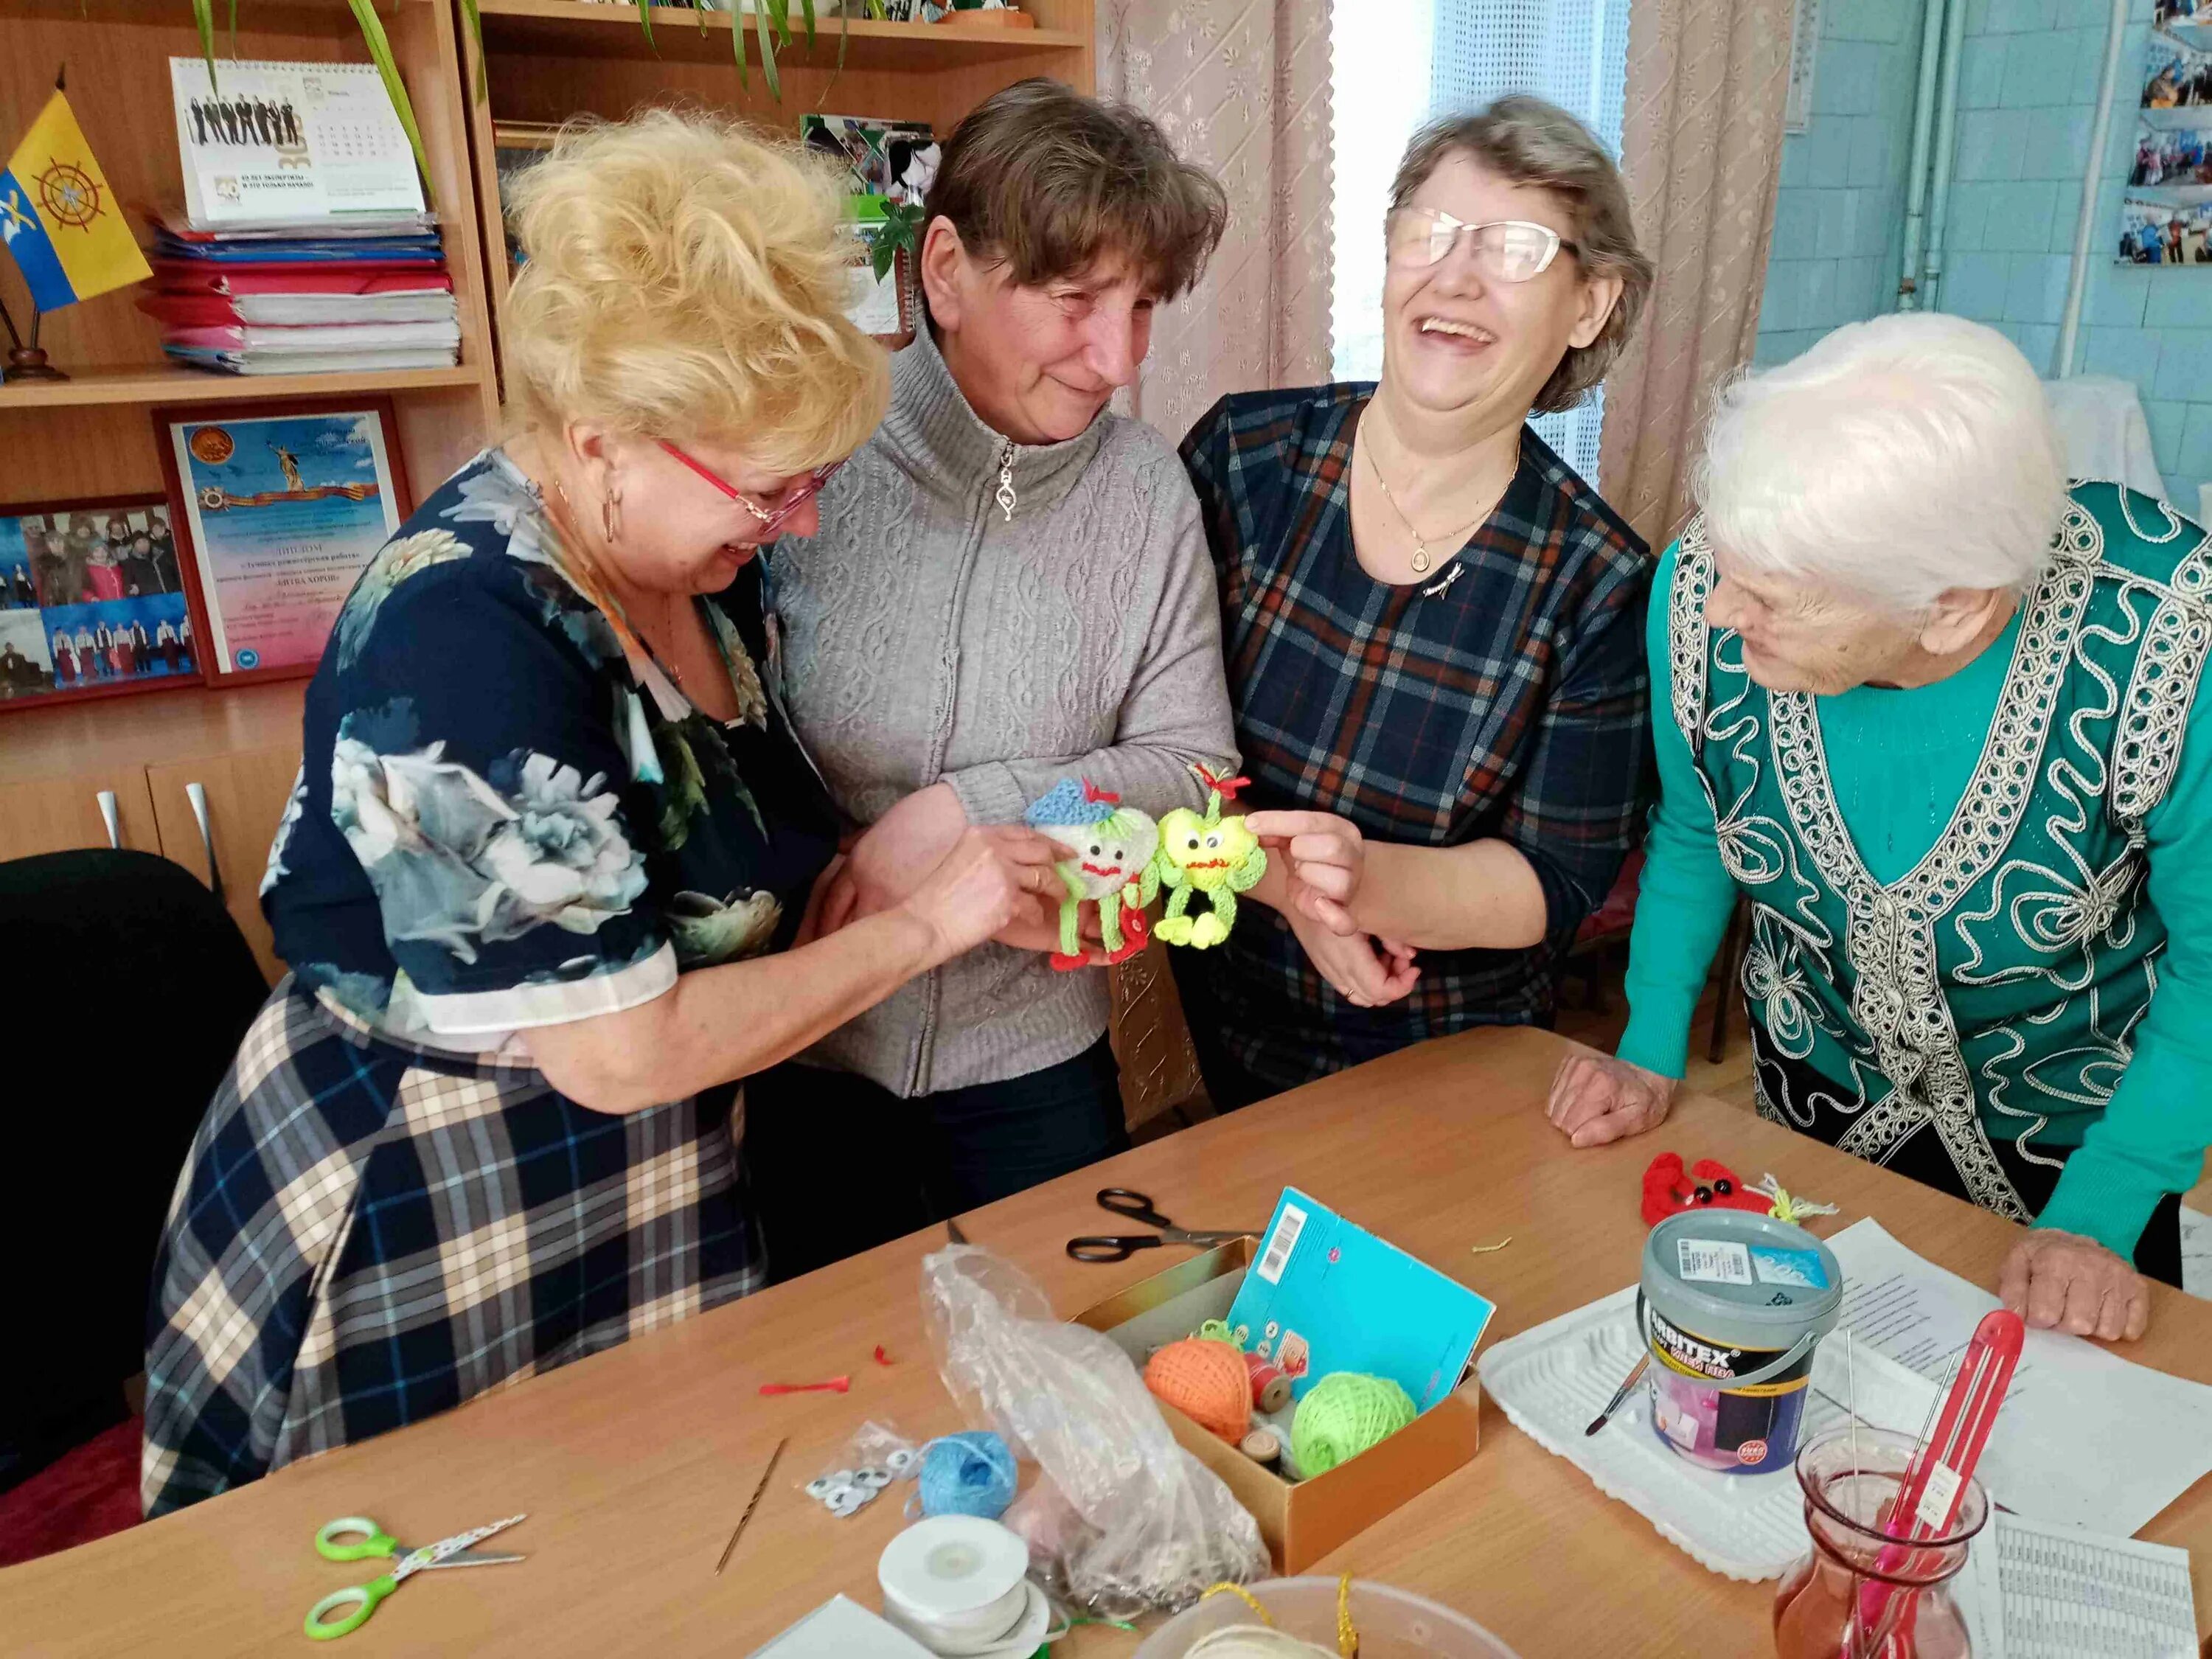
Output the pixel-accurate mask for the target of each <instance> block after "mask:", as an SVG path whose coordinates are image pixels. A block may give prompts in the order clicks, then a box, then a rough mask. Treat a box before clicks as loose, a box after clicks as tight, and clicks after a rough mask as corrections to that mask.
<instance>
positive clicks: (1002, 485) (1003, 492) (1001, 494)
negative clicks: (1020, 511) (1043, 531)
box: [991, 438, 1014, 524]
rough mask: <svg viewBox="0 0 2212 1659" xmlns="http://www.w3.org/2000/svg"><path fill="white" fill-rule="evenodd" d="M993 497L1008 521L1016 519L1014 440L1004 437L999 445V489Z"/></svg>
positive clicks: (1009, 522)
mask: <svg viewBox="0 0 2212 1659" xmlns="http://www.w3.org/2000/svg"><path fill="white" fill-rule="evenodd" d="M991 499H992V500H993V501H996V502H998V504H999V511H1000V512H1001V513H1005V514H1006V522H1007V523H1008V524H1012V522H1013V521H1014V441H1013V440H1012V438H1006V439H1002V440H1001V441H1000V446H999V489H998V493H997V494H996V495H993V496H992V497H991Z"/></svg>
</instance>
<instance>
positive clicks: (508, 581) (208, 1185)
mask: <svg viewBox="0 0 2212 1659" xmlns="http://www.w3.org/2000/svg"><path fill="white" fill-rule="evenodd" d="M522 194H523V202H522V207H521V213H520V231H521V236H522V240H523V242H524V245H525V246H527V247H528V248H529V250H530V252H531V254H532V258H531V260H530V263H529V264H528V265H527V266H526V268H525V269H524V270H523V272H522V274H521V275H520V277H519V278H518V279H517V281H516V283H515V287H514V289H513V295H512V298H511V300H510V302H509V306H508V310H507V325H506V328H505V330H504V342H505V345H506V348H507V349H506V370H507V388H508V391H509V393H510V395H511V396H512V398H513V400H514V403H515V405H516V407H515V410H514V413H515V416H516V425H517V427H518V428H519V429H518V431H517V433H516V435H514V436H513V438H512V439H510V441H508V442H507V444H505V445H504V446H503V447H501V448H498V449H495V450H489V451H487V452H485V453H483V454H482V455H479V456H477V458H476V459H474V460H472V461H471V462H470V463H469V464H468V465H465V467H463V468H462V469H461V471H459V473H458V474H456V475H455V476H454V477H452V478H449V479H447V481H446V483H443V484H442V485H441V486H440V487H439V488H438V489H436V490H435V492H433V494H432V495H431V496H430V497H429V499H428V501H425V502H423V504H422V507H421V509H420V510H419V511H418V512H417V513H416V514H415V515H414V517H413V518H411V519H410V520H409V521H408V522H407V523H406V524H405V525H404V526H402V527H401V530H400V533H399V534H398V536H397V537H395V538H393V539H392V541H391V542H390V543H389V544H386V547H385V548H384V550H382V551H381V552H380V554H379V555H378V556H377V557H376V559H375V560H374V562H372V563H371V564H370V566H369V568H368V570H367V571H366V572H364V573H363V574H362V578H361V580H360V582H359V583H358V584H357V585H356V587H355V589H354V591H353V593H352V595H351V596H350V597H349V599H348V600H347V602H346V605H345V607H344V609H343V612H342V613H341V615H340V617H339V618H338V622H337V627H336V629H334V630H333V632H332V635H331V642H330V645H329V647H328V648H327V649H326V650H325V653H324V656H323V660H322V664H321V666H320V667H319V670H318V671H317V673H316V676H315V679H314V682H313V685H312V686H311V687H310V688H309V690H308V693H307V716H306V731H305V759H304V762H303V764H302V768H301V779H300V782H299V785H298V787H297V788H296V789H295V793H294V795H293V798H292V801H291V804H290V806H289V809H288V811H286V814H285V817H284V821H283V823H282V824H281V825H280V826H279V828H278V830H277V834H276V845H275V847H274V848H272V850H271V853H270V870H269V876H268V879H267V881H266V882H265V883H264V888H263V894H264V905H265V907H266V908H267V911H268V914H269V916H270V923H271V925H272V927H274V928H275V930H276V945H277V948H278V950H279V951H281V952H282V953H283V955H284V957H286V958H287V959H288V960H289V961H290V962H291V963H292V964H293V975H292V976H291V977H290V978H289V979H288V980H286V981H284V982H283V984H282V985H280V986H279V987H277V989H276V992H275V993H274V994H272V995H271V997H270V1000H269V1002H268V1004H267V1006H265V1007H264V1009H263V1011H262V1012H261V1015H260V1017H259V1018H258V1019H257V1021H256V1022H255V1024H254V1025H253V1027H252V1030H250V1031H249V1032H248V1033H247V1036H246V1041H245V1042H244V1043H243V1045H242V1046H241V1048H240V1052H239V1056H238V1060H237V1063H236V1064H235V1066H234V1067H233V1069H232V1072H231V1074H230V1076H229V1078H228V1079H227V1080H226V1081H225V1083H224V1085H223V1086H222V1090H221V1091H219V1092H218V1094H217V1095H216V1099H215V1102H214V1103H213V1104H212V1105H211V1106H210V1108H209V1110H208V1115H207V1117H206V1119H205V1121H204V1122H203V1123H202V1125H201V1127H200V1132H199V1134H198V1137H197V1139H196V1140H195V1141H194V1143H193V1146H192V1151H191V1158H190V1159H189V1161H188V1162H187V1164H186V1166H185V1171H184V1175H183V1178H182V1179H181V1181H180V1182H179V1186H178V1189H177V1194H176V1198H175V1200H174V1201H173V1205H172V1207H171V1212H170V1215H169V1220H168V1225H167V1230H166V1231H165V1234H164V1237H163V1240H162V1245H161V1255H160V1257H159V1259H158V1260H157V1261H156V1263H155V1283H154V1295H153V1307H152V1310H151V1321H150V1322H151V1334H150V1338H149V1351H148V1353H147V1361H146V1373H147V1402H146V1443H145V1455H144V1466H143V1479H142V1486H143V1491H142V1496H143V1500H144V1503H145V1506H146V1510H147V1512H148V1513H149V1515H159V1514H161V1513H163V1512H165V1511H167V1510H173V1509H175V1508H177V1507H179V1505H182V1504H190V1503H191V1502H194V1501H195V1500H197V1499H198V1498H204V1497H207V1496H209V1495H210V1494H211V1493H214V1492H221V1491H223V1490H224V1489H226V1488H227V1487H229V1486H235V1485H237V1484H238V1483H240V1482H241V1481H245V1480H252V1479H253V1478H255V1477H256V1476H258V1475H260V1474H264V1473H265V1472H266V1471H267V1470H269V1469H270V1468H276V1467H278V1466H280V1465H282V1464H283V1463H286V1462H290V1461H291V1460H292V1459H294V1458H296V1457H300V1456H302V1455H306V1454H308V1453H311V1452H316V1451H321V1450H325V1449H328V1448H330V1447H332V1446H337V1445H343V1444H344V1443H347V1442H349V1441H353V1440H357V1439H360V1438H362V1437H364V1436H367V1435H370V1434H374V1433H377V1432H379V1431H383V1430H386V1429H390V1428H396V1427H398V1426H399V1425H403V1424H405V1423H409V1422H413V1421H416V1420H417V1419H421V1418H422V1417H424V1416H427V1415H428V1414H430V1413H435V1412H438V1411H441V1410H444V1409H446V1408H447V1407H452V1406H455V1405H458V1404H459V1403H460V1402H461V1401H465V1400H467V1399H469V1398H471V1396H473V1395H477V1394H480V1393H483V1391H484V1390H486V1389H492V1388H496V1387H498V1386H500V1385H501V1384H503V1383H510V1382H513V1381H515V1380H517V1379H520V1378H522V1377H526V1376H531V1375H532V1374H533V1373H535V1372H538V1371H542V1370H547V1369H549V1368H550V1367H552V1366H555V1365H559V1364H564V1363H566V1362H567V1361H568V1360H571V1359H575V1358H580V1357H582V1356H583V1355H585V1354H588V1353H592V1352H596V1351H598V1350H599V1349H602V1348H605V1347H608V1346H612V1345H614V1344H616V1343H618V1342H620V1341H622V1340H624V1339H625V1338H626V1337H628V1336H630V1335H632V1334H635V1333H637V1332H640V1331H642V1330H645V1329H647V1328H651V1327H653V1326H655V1325H659V1324H662V1323H665V1322H668V1321H670V1320H673V1319H678V1318H681V1317H683V1316H685V1315H687V1314H690V1313H694V1312H697V1311H699V1310H703V1309H706V1308H710V1307H713V1306H714V1305H715V1304H719V1303H722V1302H726V1301H728V1300H729V1299H731V1298H732V1297H738V1296H742V1295H744V1293H745V1292H746V1291H749V1290H751V1289H754V1288H756V1287H757V1285H760V1284H761V1283H762V1282H763V1271H762V1263H761V1261H760V1260H759V1253H758V1251H757V1248H756V1246H755V1244H754V1228H753V1225H752V1222H751V1219H750V1217H749V1215H748V1213H747V1210H746V1205H745V1201H744V1188H743V1183H742V1181H741V1178H740V1175H739V1165H738V1146H737V1140H736V1136H735V1135H734V1134H733V1133H732V1095H733V1091H732V1089H731V1088H730V1087H729V1086H728V1085H730V1084H731V1083H732V1081H733V1080H734V1079H738V1078H741V1077H744V1076H745V1075H746V1074H748V1073H752V1072H755V1071H757V1070H759V1069H760V1068H762V1067H763V1066H768V1065H770V1064H772V1063H774V1062H775V1061H776V1060H781V1059H782V1058H783V1057H785V1056H786V1055H787V1054H792V1053H793V1052H794V1051H795V1050H797V1049H799V1048H803V1047H805V1045H806V1044H807V1043H809V1042H812V1041H814V1040H815V1039H817V1038H818V1037H820V1036H822V1035H823V1033H825V1032H826V1031H828V1030H829V1029H830V1028H831V1027H833V1026H835V1025H836V1024H838V1023H839V1022H840V1021H842V1020H844V1019H847V1018H850V1017H851V1016H853V1015H854V1014H855V1013H857V1012H860V1011H861V1010H862V1009H865V1008H866V1007H869V1006H872V1005H873V1004H874V1003H876V1002H877V1001H878V1000H881V999H882V998H883V997H884V996H886V995H888V994H890V992H891V991H893V990H894V989H896V987H898V986H899V985H900V984H902V983H903V982H904V981H906V980H908V979H909V978H911V977H913V976H914V975H916V974H919V973H922V972H925V971H927V969H931V968H933V967H935V966H937V965H938V964H939V963H942V962H944V961H945V960H947V959H948V958H949V957H953V956H956V955H957V954H959V953H960V952H961V951H964V950H967V949H969V948H970V947H972V946H973V945H976V944H979V943H981V941H982V939H985V938H986V937H987V936H989V935H990V934H991V933H994V931H996V930H997V929H999V928H1000V927H1004V926H1005V925H1006V921H1008V920H1009V919H1010V918H1011V917H1012V914H1013V909H1014V906H1015V904H1016V903H1017V902H1018V898H1019V895H1020V892H1021V890H1022V888H1023V886H1024V885H1028V886H1029V887H1030V889H1031V890H1033V891H1035V892H1037V893H1039V894H1040V895H1042V894H1043V893H1045V892H1046V891H1048V890H1053V891H1056V890H1057V883H1056V878H1054V876H1053V875H1052V872H1051V870H1050V868H1049V866H1050V861H1051V860H1052V859H1053V858H1054V856H1056V849H1055V848H1053V847H1052V845H1051V844H1050V843H1048V842H1042V840H1040V839H1039V838H1037V837H1035V836H1030V835H1028V834H1027V833H1026V832H1024V831H1019V830H973V831H970V832H969V834H968V835H967V836H964V837H963V839H962V840H961V841H960V842H957V843H956V844H955V845H954V846H953V848H951V850H950V851H949V852H948V853H947V854H946V855H945V859H944V861H943V862H942V863H941V864H939V866H937V868H936V869H935V871H934V872H933V873H932V874H931V875H930V876H929V877H928V878H927V879H925V880H924V882H923V883H922V884H921V888H919V889H918V890H916V891H915V893H914V894H913V895H912V896H910V897H909V898H908V900H907V901H906V902H904V903H902V904H901V905H899V906H897V907H895V908H890V909H887V910H885V911H884V912H883V913H882V914H881V915H876V916H872V917H869V918H868V919H866V921H860V922H856V923H854V924H853V925H852V926H851V927H847V928H844V929H842V931H840V932H838V933H836V934H835V935H834V936H833V937H829V938H825V939H807V938H806V935H807V933H808V932H809V929H808V928H807V927H805V911H806V908H807V903H808V899H809V896H810V893H811V892H812V891H814V890H816V889H817V884H818V880H819V878H820V877H821V876H822V874H823V871H824V870H825V868H827V867H828V866H829V864H830V861H831V859H832V856H833V854H834V853H835V851H836V817H835V814H834V812H833V811H832V810H831V807H830V804H829V799H828V797H827V795H826V794H825V793H823V788H822V786H821V784H820V781H819V780H818V779H817V777H816V776H815V775H814V773H813V770H812V769H811V767H810V766H809V765H808V764H807V763H806V760H805V756H804V755H803V753H802V752H801V751H800V750H799V746H798V744H797V742H796V741H795V740H794V739H793V737H792V735H791V732H790V730H789V728H788V726H787V724H786V722H785V720H784V719H783V717H782V714H781V709H780V699H779V697H778V692H777V657H776V650H775V634H774V632H773V624H772V618H771V617H769V615H768V613H767V612H766V611H764V607H763V592H762V589H763V582H762V578H761V573H760V564H759V561H758V560H757V559H756V558H755V556H754V555H755V551H756V549H757V547H758V545H759V544H762V543H763V542H765V541H767V540H769V538H771V537H773V536H774V535H775V534H776V533H777V532H779V531H780V530H787V531H788V532H791V533H793V534H795V535H805V534H809V533H811V532H812V530H813V529H814V527H815V525H816V522H817V520H816V515H815V508H814V504H813V501H812V496H813V494H814V492H815V490H816V489H817V488H818V487H819V484H820V482H821V479H822V477H823V472H824V471H825V469H826V468H827V466H828V465H830V464H833V463H835V462H836V461H838V460H839V459H842V457H843V456H845V455H846V454H848V453H849V452H850V451H851V450H852V449H853V447H854V446H855V445H856V444H858V443H859V442H860V441H861V440H862V439H863V438H865V437H866V435H867V433H868V431H869V429H870V428H872V426H873V425H874V424H875V422H876V420H877V418H878V416H879V415H880V414H881V412H882V410H883V408H884V397H885V391H886V384H887V376H886V373H885V368H884V360H883V356H882V354H881V352H880V351H879V350H878V349H877V348H876V347H875V346H874V345H873V344H872V343H870V342H869V341H867V340H866V338H864V337H862V336H861V335H860V334H859V333H858V332H857V331H855V330H854V328H853V326H852V325H850V324H849V323H848V322H847V321H846V320H845V319H844V318H843V316H842V301H843V297H844V293H845V276H846V272H845V269H844V255H843V250H842V246H841V243H840V239H839V236H838V234H837V212H838V204H837V197H836V193H835V191H834V188H833V186H832V185H829V183H828V182H827V180H826V179H824V178H823V176H822V175H821V174H819V173H816V172H815V171H813V169H812V167H811V164H809V163H805V162H804V161H800V160H799V156H798V153H797V152H795V151H787V150H784V149H779V148H777V147H775V146H774V145H770V144H765V143H760V142H757V141H756V140H754V139H751V138H748V137H744V136H742V134H741V133H740V131H738V129H736V128H734V127H726V126H724V125H720V124H718V123H715V122H714V121H710V120H708V119H705V118H684V117H678V116H676V115H673V114H669V113H665V112H662V113H658V114H654V115H650V116H645V117H641V118H638V119H637V120H635V121H634V122H630V123H627V124H623V125H612V126H600V127H593V128H585V129H581V130H578V131H571V132H569V133H568V134H566V135H564V136H563V137H562V139H561V140H560V141H559V143H557V144H556V147H555V149H554V150H553V152H552V153H551V154H550V155H549V156H548V157H547V158H546V159H545V160H544V161H543V162H541V163H540V164H539V165H538V167H536V168H534V169H533V170H532V173H530V175H529V179H528V181H527V182H526V184H525V185H523V187H522ZM801 941H805V942H801ZM772 951H784V952H787V954H785V955H783V956H781V957H779V959H778V960H776V961H775V962H767V961H762V960H757V958H759V957H763V956H765V955H766V954H768V953H769V952H772ZM739 1121H741V1119H740V1120H739Z"/></svg>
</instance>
